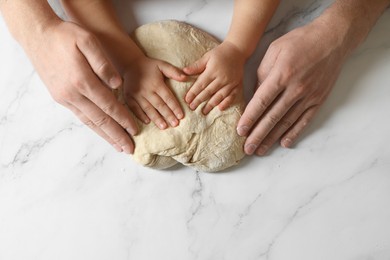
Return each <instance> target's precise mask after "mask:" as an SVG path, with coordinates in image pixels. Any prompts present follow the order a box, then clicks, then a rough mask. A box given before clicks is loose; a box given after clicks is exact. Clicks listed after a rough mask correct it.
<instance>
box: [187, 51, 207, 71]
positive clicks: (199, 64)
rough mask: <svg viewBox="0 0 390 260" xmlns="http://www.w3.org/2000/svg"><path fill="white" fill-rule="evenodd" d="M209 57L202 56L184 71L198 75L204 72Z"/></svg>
mask: <svg viewBox="0 0 390 260" xmlns="http://www.w3.org/2000/svg"><path fill="white" fill-rule="evenodd" d="M207 60H208V59H207V57H206V56H205V55H203V57H202V58H200V59H199V60H197V61H195V62H194V63H192V64H191V65H189V66H187V67H185V68H184V69H183V71H184V72H185V73H186V74H187V75H196V74H200V73H202V72H203V71H204V70H205V69H206V64H207Z"/></svg>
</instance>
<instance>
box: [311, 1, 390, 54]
mask: <svg viewBox="0 0 390 260" xmlns="http://www.w3.org/2000/svg"><path fill="white" fill-rule="evenodd" d="M389 6H390V0H376V1H372V0H338V1H336V2H335V3H333V4H332V5H331V6H330V7H329V8H328V9H326V10H325V11H324V13H323V14H322V15H321V16H319V17H318V18H317V19H316V20H315V21H314V23H317V24H320V25H321V26H323V28H324V30H325V31H327V32H328V33H329V36H330V37H334V39H333V40H334V42H336V43H337V44H338V45H339V46H340V48H341V50H342V51H343V52H344V53H345V55H346V56H347V55H349V54H350V53H351V52H352V51H353V50H354V49H356V48H357V47H358V46H359V45H360V43H362V42H363V41H364V40H365V38H366V37H367V35H368V33H369V32H370V30H371V29H372V27H373V26H374V25H375V23H376V21H377V20H378V18H379V17H380V16H381V14H382V13H383V11H384V10H385V9H386V8H387V7H389Z"/></svg>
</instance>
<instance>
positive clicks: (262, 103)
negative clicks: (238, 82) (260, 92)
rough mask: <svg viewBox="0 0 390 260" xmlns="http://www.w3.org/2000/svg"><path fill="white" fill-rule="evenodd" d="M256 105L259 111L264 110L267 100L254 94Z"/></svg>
mask: <svg viewBox="0 0 390 260" xmlns="http://www.w3.org/2000/svg"><path fill="white" fill-rule="evenodd" d="M255 101H256V106H257V109H258V110H259V111H265V110H266V109H267V107H268V102H266V101H265V100H264V98H261V97H259V96H255Z"/></svg>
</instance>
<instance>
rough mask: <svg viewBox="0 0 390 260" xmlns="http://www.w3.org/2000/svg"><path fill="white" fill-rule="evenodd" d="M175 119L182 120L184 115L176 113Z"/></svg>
mask: <svg viewBox="0 0 390 260" xmlns="http://www.w3.org/2000/svg"><path fill="white" fill-rule="evenodd" d="M176 117H177V118H178V119H183V117H184V115H183V114H182V113H177V114H176Z"/></svg>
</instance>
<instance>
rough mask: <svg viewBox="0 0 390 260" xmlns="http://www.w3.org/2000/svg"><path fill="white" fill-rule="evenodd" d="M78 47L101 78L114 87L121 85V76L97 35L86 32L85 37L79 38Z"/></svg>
mask: <svg viewBox="0 0 390 260" xmlns="http://www.w3.org/2000/svg"><path fill="white" fill-rule="evenodd" d="M77 47H78V49H79V50H80V52H81V53H82V54H83V56H84V57H85V58H86V60H87V61H88V63H89V65H90V67H91V68H92V70H93V72H94V73H95V74H96V75H97V76H98V77H99V79H100V80H102V81H103V82H104V83H105V84H106V85H107V86H109V87H111V88H113V89H116V88H118V87H120V86H121V84H122V78H121V76H120V75H119V73H118V72H117V70H116V69H115V67H114V65H113V64H112V63H111V61H110V60H109V59H108V58H107V57H106V55H105V54H104V52H103V48H102V46H101V45H100V43H99V41H98V40H97V39H96V37H95V36H93V35H92V34H86V36H85V37H83V38H80V39H78V40H77Z"/></svg>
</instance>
